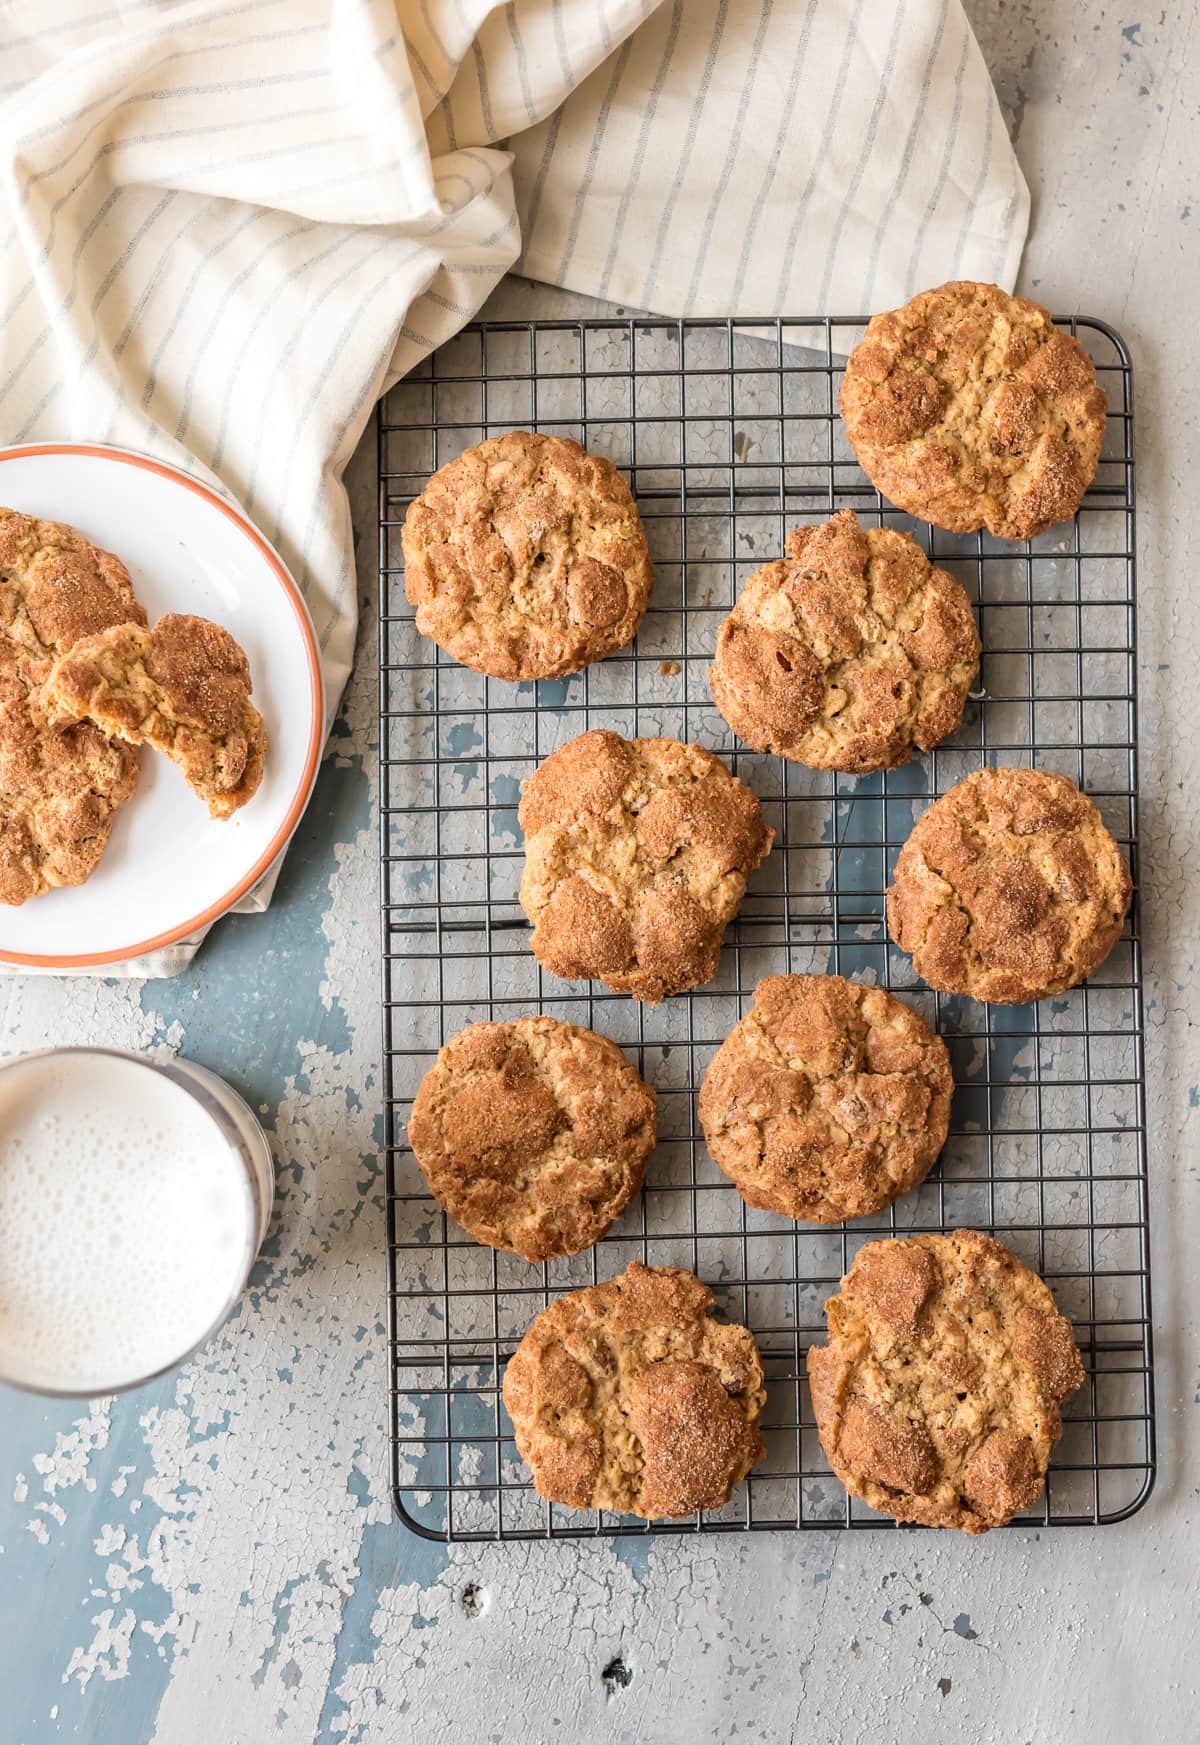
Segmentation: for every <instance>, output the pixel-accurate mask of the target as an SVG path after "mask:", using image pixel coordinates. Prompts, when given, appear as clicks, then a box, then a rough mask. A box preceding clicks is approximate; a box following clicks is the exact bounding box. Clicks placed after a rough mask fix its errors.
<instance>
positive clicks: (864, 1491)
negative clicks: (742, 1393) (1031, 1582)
mask: <svg viewBox="0 0 1200 1745" xmlns="http://www.w3.org/2000/svg"><path fill="white" fill-rule="evenodd" d="M825 1315H826V1319H827V1321H828V1324H829V1342H828V1344H827V1345H814V1346H812V1347H811V1348H810V1350H809V1353H808V1379H809V1383H810V1385H811V1388H812V1400H813V1411H814V1413H815V1415H816V1420H817V1434H818V1435H819V1437H820V1439H821V1446H822V1448H823V1449H824V1450H825V1454H826V1457H827V1459H828V1461H829V1464H830V1466H831V1467H832V1468H833V1470H834V1472H835V1473H836V1474H837V1476H838V1478H840V1479H841V1481H842V1483H843V1484H844V1485H845V1487H846V1489H847V1490H848V1491H849V1492H850V1493H851V1495H852V1496H856V1497H861V1498H862V1499H863V1501H864V1502H866V1503H869V1504H870V1506H871V1507H872V1508H873V1509H878V1510H879V1511H880V1513H881V1514H885V1515H891V1516H892V1517H893V1518H894V1519H895V1520H897V1521H916V1522H919V1523H920V1524H921V1525H922V1526H926V1527H958V1528H961V1529H962V1531H963V1532H965V1533H986V1532H987V1530H988V1528H989V1527H999V1526H1002V1525H1003V1523H1004V1522H1005V1521H1010V1520H1011V1519H1012V1517H1013V1516H1014V1515H1018V1514H1020V1513H1021V1512H1022V1511H1023V1510H1025V1509H1028V1508H1031V1507H1032V1505H1033V1504H1034V1503H1035V1502H1036V1501H1037V1499H1038V1497H1039V1496H1040V1495H1041V1494H1042V1487H1043V1485H1044V1483H1045V1479H1046V1468H1047V1467H1048V1465H1049V1463H1050V1455H1051V1452H1052V1450H1053V1448H1054V1444H1055V1443H1056V1442H1057V1441H1058V1439H1059V1437H1060V1436H1061V1435H1062V1420H1061V1418H1060V1416H1059V1410H1058V1408H1059V1406H1060V1404H1061V1403H1062V1401H1063V1400H1065V1399H1066V1398H1067V1397H1068V1396H1069V1395H1070V1394H1073V1393H1074V1392H1075V1390H1076V1388H1078V1387H1080V1386H1081V1385H1082V1383H1083V1379H1084V1375H1083V1365H1082V1363H1081V1362H1080V1358H1079V1351H1078V1349H1077V1347H1076V1344H1075V1336H1074V1334H1073V1333H1072V1331H1071V1324H1070V1322H1069V1321H1067V1320H1065V1319H1064V1317H1063V1316H1062V1315H1060V1314H1059V1313H1058V1310H1057V1309H1056V1308H1055V1305H1054V1298H1053V1297H1052V1296H1051V1295H1050V1292H1049V1290H1048V1289H1047V1287H1046V1285H1045V1284H1044V1283H1043V1282H1042V1280H1041V1279H1040V1278H1038V1276H1037V1274H1036V1273H1033V1272H1030V1271H1029V1269H1028V1268H1027V1267H1025V1266H1022V1265H1021V1262H1020V1261H1019V1260H1018V1259H1017V1258H1016V1256H1015V1255H1013V1254H1010V1253H1009V1251H1008V1249H1007V1248H1005V1247H1004V1246H1003V1244H1002V1243H999V1242H996V1241H994V1240H993V1238H992V1237H990V1236H984V1235H981V1234H980V1232H979V1231H978V1230H956V1231H955V1232H954V1234H953V1235H952V1236H913V1237H909V1238H907V1239H904V1240H899V1241H892V1242H868V1243H867V1244H866V1246H865V1247H863V1248H860V1249H859V1251H858V1253H857V1254H856V1255H855V1257H854V1264H853V1266H852V1267H851V1268H850V1271H849V1272H848V1273H847V1274H846V1276H845V1278H844V1279H843V1280H842V1284H841V1291H840V1293H839V1294H838V1295H837V1296H834V1297H830V1299H829V1301H828V1302H827V1303H826V1304H825Z"/></svg>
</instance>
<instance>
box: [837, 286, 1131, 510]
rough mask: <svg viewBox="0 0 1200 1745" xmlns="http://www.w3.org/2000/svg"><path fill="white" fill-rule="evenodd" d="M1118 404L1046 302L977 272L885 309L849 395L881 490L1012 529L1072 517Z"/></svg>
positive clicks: (859, 356) (852, 423)
mask: <svg viewBox="0 0 1200 1745" xmlns="http://www.w3.org/2000/svg"><path fill="white" fill-rule="evenodd" d="M1107 406H1108V403H1107V401H1106V399H1105V396H1104V391H1103V389H1102V388H1100V387H1098V386H1097V384H1096V371H1095V366H1094V365H1093V363H1092V360H1091V358H1089V357H1088V355H1087V353H1086V352H1085V351H1084V350H1083V349H1082V347H1081V346H1080V345H1079V344H1078V343H1077V341H1075V340H1074V339H1072V338H1071V337H1070V335H1069V334H1066V333H1063V332H1061V331H1060V329H1058V328H1057V327H1055V325H1054V323H1053V321H1051V319H1050V316H1049V313H1048V312H1047V311H1046V310H1045V309H1043V308H1042V307H1041V305H1040V304H1038V303H1032V302H1030V301H1029V299H1028V298H1027V297H1010V296H1009V295H1008V294H1007V293H1006V292H1004V291H1001V290H1000V289H999V288H998V287H997V286H996V285H982V284H976V283H974V282H972V281H969V280H963V281H956V282H954V283H951V284H947V285H941V286H939V287H938V289H937V290H933V291H922V292H921V293H920V294H919V295H918V296H916V297H913V298H912V299H911V300H910V301H909V302H908V303H906V304H905V305H904V306H903V308H901V309H893V310H889V311H888V313H886V314H883V315H876V316H875V317H874V318H873V319H872V321H871V322H870V323H869V325H868V327H867V330H866V333H865V334H864V336H863V338H862V340H861V341H860V343H859V344H858V345H857V346H856V347H855V349H854V351H853V352H852V353H851V354H850V358H849V361H848V362H847V364H846V373H845V377H844V379H843V382H842V391H841V413H842V418H843V419H844V421H845V425H846V434H847V435H848V436H849V438H850V443H851V446H852V447H853V449H854V452H855V454H856V455H857V456H858V461H859V464H860V466H861V467H862V469H863V471H864V472H865V473H866V475H867V477H868V478H869V479H870V481H871V483H872V484H873V485H874V486H875V487H876V489H877V490H879V491H882V492H883V494H884V496H885V497H887V498H889V499H890V500H891V502H893V503H894V504H895V505H896V506H897V508H899V509H904V510H906V511H907V512H908V513H909V514H911V515H918V516H920V517H921V518H922V519H923V520H925V521H932V522H933V524H934V526H935V527H944V528H947V529H949V531H950V532H952V533H971V532H974V531H975V530H976V529H977V528H986V530H987V531H988V532H989V533H993V534H995V535H997V537H999V538H1001V539H1031V538H1033V537H1034V535H1036V534H1038V533H1042V532H1044V531H1045V529H1046V528H1047V527H1050V526H1053V524H1054V523H1055V522H1058V521H1068V520H1070V518H1071V516H1072V515H1074V513H1075V511H1076V510H1077V509H1078V507H1079V504H1080V501H1081V499H1082V497H1083V494H1084V492H1085V491H1086V490H1087V488H1088V486H1089V485H1090V484H1091V482H1092V479H1093V477H1094V476H1095V472H1096V466H1097V463H1098V462H1099V459H1100V449H1101V445H1102V443H1103V440H1104V423H1105V416H1106V413H1107Z"/></svg>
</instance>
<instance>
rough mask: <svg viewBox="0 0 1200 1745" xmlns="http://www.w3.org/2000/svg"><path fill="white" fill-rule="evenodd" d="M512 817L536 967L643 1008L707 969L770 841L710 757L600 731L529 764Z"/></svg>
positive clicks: (756, 812)
mask: <svg viewBox="0 0 1200 1745" xmlns="http://www.w3.org/2000/svg"><path fill="white" fill-rule="evenodd" d="M517 816H518V818H519V820H520V824H521V828H522V830H523V831H524V832H525V871H524V875H523V877H522V879H521V893H520V895H521V907H522V908H523V909H524V911H525V913H526V915H528V917H529V919H530V921H531V922H532V923H533V938H532V941H531V944H532V947H533V952H534V955H535V956H536V958H537V960H538V962H539V963H540V964H541V965H542V967H543V968H544V969H548V970H549V971H550V972H551V974H552V975H556V976H562V977H563V978H564V979H565V980H567V981H579V980H582V979H584V978H587V977H594V978H595V979H597V980H599V981H602V982H604V983H606V984H607V986H608V987H610V988H612V989H614V990H615V991H616V992H617V993H627V994H632V995H633V997H634V999H636V1000H644V1001H645V1002H646V1003H647V1004H648V1005H657V1004H658V1003H659V1001H660V1000H662V999H664V998H665V997H666V996H667V995H668V994H678V993H682V992H683V991H684V989H686V988H695V987H699V986H700V985H701V983H703V982H707V981H709V980H711V978H712V977H713V976H714V975H715V974H716V969H717V960H718V958H719V957H720V954H721V940H722V938H723V936H724V932H725V926H726V923H727V922H728V921H730V920H731V919H732V918H733V916H734V915H735V914H736V913H737V910H738V906H739V904H740V903H741V900H742V896H743V893H744V892H745V889H746V879H747V877H748V875H749V874H750V873H751V872H753V870H754V868H755V867H756V866H757V865H758V864H759V862H760V861H761V860H763V859H764V858H765V856H766V854H767V852H768V850H769V849H770V846H771V843H772V841H773V839H774V834H775V833H774V831H773V830H771V829H770V828H769V827H768V826H767V825H766V824H765V823H764V821H763V815H762V807H761V806H760V805H759V803H758V800H757V798H756V797H755V795H754V794H752V793H751V792H750V789H749V788H747V787H746V786H745V785H744V784H743V783H742V782H740V781H738V779H737V778H736V776H732V775H730V773H729V771H728V770H727V769H726V768H725V766H724V764H723V763H721V761H720V759H719V758H716V757H714V756H713V754H712V752H711V751H704V750H703V749H702V748H701V747H700V746H698V745H681V744H679V743H678V741H676V740H674V739H622V738H621V737H620V735H619V734H616V733H609V732H607V731H605V730H604V729H602V728H597V729H595V730H594V731H593V732H590V733H581V734H580V735H579V737H578V738H577V739H571V740H568V742H567V743H566V745H562V746H560V747H559V749H558V750H557V751H555V752H552V753H551V755H550V756H549V757H548V758H546V759H545V761H544V762H543V763H541V764H539V766H538V768H537V769H536V770H535V771H534V773H533V774H532V775H531V776H530V777H529V779H528V780H527V781H526V782H525V784H524V788H523V791H522V795H521V803H520V807H519V810H518V814H517Z"/></svg>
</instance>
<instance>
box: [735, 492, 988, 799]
mask: <svg viewBox="0 0 1200 1745" xmlns="http://www.w3.org/2000/svg"><path fill="white" fill-rule="evenodd" d="M787 549H788V552H789V553H790V555H789V556H788V557H786V558H780V559H778V560H777V561H776V562H774V563H769V564H764V565H763V567H762V569H760V570H756V571H755V573H754V574H753V575H752V576H751V577H750V579H749V581H748V582H747V583H746V585H745V587H744V588H743V589H742V591H741V594H740V595H739V596H738V601H737V604H736V605H735V606H734V608H733V611H732V612H731V613H730V614H729V617H728V618H726V620H725V622H724V623H723V624H722V626H721V628H720V631H719V633H718V635H717V652H716V657H715V659H714V662H713V665H712V667H711V669H710V671H709V682H710V684H711V686H712V694H713V701H714V703H715V704H716V705H717V708H718V709H719V710H720V711H721V713H722V715H723V716H724V717H725V719H726V721H728V723H729V725H730V726H731V727H732V728H733V731H734V732H735V733H736V734H737V736H738V738H739V739H741V740H744V741H745V743H746V744H747V745H749V746H752V747H753V748H754V750H755V751H773V752H777V753H778V754H779V755H780V756H781V757H786V758H790V759H792V761H793V762H795V763H803V764H807V765H808V767H809V768H810V769H832V770H847V771H850V772H852V773H856V774H861V773H863V772H864V771H867V770H878V769H895V768H896V767H897V765H899V764H902V763H906V762H907V761H908V759H909V758H910V757H911V756H912V754H913V751H914V749H915V750H918V751H930V750H932V748H933V747H934V746H935V745H937V744H938V743H939V742H940V741H941V740H943V739H945V738H946V736H947V734H950V733H953V732H954V731H955V729H956V728H957V727H958V725H959V723H960V721H961V720H962V712H963V704H964V703H965V702H966V698H967V692H968V691H969V690H970V688H971V683H972V681H973V679H974V677H975V675H976V673H977V672H978V670H979V633H978V631H977V630H976V628H975V619H974V617H973V615H972V612H971V603H970V601H969V600H968V599H967V596H966V594H965V593H964V591H963V589H962V588H961V586H960V585H959V583H958V582H956V581H955V580H954V578H953V576H950V575H947V573H946V571H945V570H940V569H934V568H933V566H932V565H931V564H930V562H929V559H928V558H927V557H926V555H925V553H924V552H923V551H922V550H921V547H920V546H919V545H918V544H917V543H916V541H915V540H913V539H910V538H909V537H908V535H907V534H906V533H897V532H894V531H893V530H892V529H891V528H887V527H868V528H863V527H860V526H859V524H858V518H857V517H856V516H855V515H854V513H853V511H852V510H850V509H843V510H841V511H840V512H839V513H838V514H837V515H834V516H833V518H832V519H831V520H829V521H826V522H824V523H823V524H822V525H821V526H820V527H797V528H795V529H794V530H793V531H792V532H791V533H790V534H789V535H788V538H787Z"/></svg>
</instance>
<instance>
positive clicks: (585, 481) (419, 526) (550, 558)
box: [403, 430, 654, 679]
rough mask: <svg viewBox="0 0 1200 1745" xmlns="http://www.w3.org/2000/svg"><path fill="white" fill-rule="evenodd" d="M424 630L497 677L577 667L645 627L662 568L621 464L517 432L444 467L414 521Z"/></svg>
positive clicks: (410, 519) (410, 543)
mask: <svg viewBox="0 0 1200 1745" xmlns="http://www.w3.org/2000/svg"><path fill="white" fill-rule="evenodd" d="M403 547H404V589H405V593H406V594H407V595H408V598H409V600H410V601H411V603H412V604H413V605H414V606H415V607H416V609H417V629H418V630H419V631H420V632H421V634H422V635H423V636H428V637H431V638H432V640H433V641H434V642H436V643H437V645H438V647H439V648H444V649H445V651H446V653H447V654H450V655H453V656H454V659H455V660H457V661H461V662H462V664H463V665H464V666H468V667H473V668H474V670H475V671H476V672H480V673H489V674H490V675H491V677H492V678H495V679H544V678H553V677H556V676H557V675H559V674H562V673H575V672H578V671H579V670H580V668H581V667H585V666H587V665H589V663H590V662H592V661H594V660H600V659H601V658H602V657H603V656H604V655H606V654H612V653H613V651H614V650H615V649H618V648H624V646H625V644H626V643H627V642H629V641H630V640H631V639H632V637H633V635H634V632H635V631H636V630H637V627H638V624H639V623H640V621H641V617H642V614H643V612H644V611H645V610H646V602H647V601H648V599H649V598H650V587H651V584H652V582H653V580H654V571H653V569H652V567H651V563H650V554H649V552H648V550H647V548H646V535H645V531H644V530H643V527H642V520H641V516H640V515H639V514H638V512H637V508H636V506H635V505H634V501H633V498H632V496H631V495H630V492H629V486H628V485H627V484H626V483H625V480H624V479H623V478H622V477H621V474H620V473H619V472H618V471H617V469H616V467H615V466H613V464H612V462H611V461H609V460H605V459H604V458H603V456H601V455H595V454H588V453H587V451H586V450H585V449H582V448H580V446H579V444H578V443H577V442H571V441H570V440H569V439H567V438H566V437H561V436H535V435H533V434H532V432H530V431H528V430H512V431H509V433H508V435H507V436H494V437H492V438H490V439H489V440H488V441H487V442H481V443H480V444H479V445H478V447H476V448H469V449H468V450H467V451H466V453H465V454H461V455H459V457H458V459H457V460H452V461H450V462H449V464H448V465H446V466H444V467H441V468H439V470H438V471H437V472H436V473H434V475H433V477H432V478H431V479H430V481H429V483H428V484H427V485H426V487H425V489H424V491H423V492H422V493H421V495H420V496H419V497H418V498H417V499H416V501H415V502H414V503H412V504H411V505H410V507H409V511H408V514H407V515H406V516H405V520H404V532H403Z"/></svg>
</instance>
